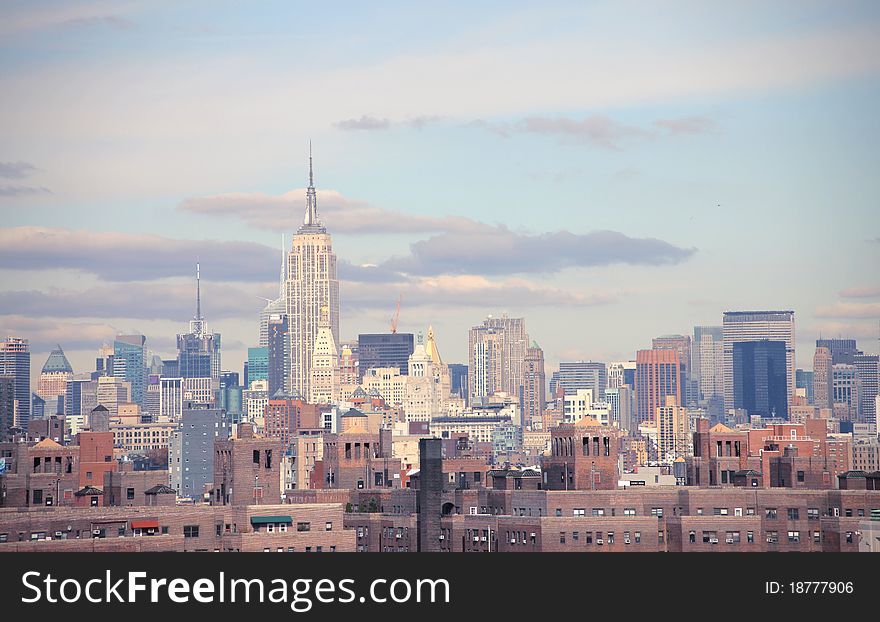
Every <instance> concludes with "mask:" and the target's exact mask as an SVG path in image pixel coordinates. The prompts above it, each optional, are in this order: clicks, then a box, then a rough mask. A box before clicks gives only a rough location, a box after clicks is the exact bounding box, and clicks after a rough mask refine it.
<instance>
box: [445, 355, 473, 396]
mask: <svg viewBox="0 0 880 622" xmlns="http://www.w3.org/2000/svg"><path fill="white" fill-rule="evenodd" d="M449 386H450V388H449V391H450V393H451V394H452V395H457V396H458V397H459V398H461V399H463V400H464V401H465V404H467V400H468V398H469V396H470V391H469V390H468V367H467V365H464V364H462V363H449Z"/></svg>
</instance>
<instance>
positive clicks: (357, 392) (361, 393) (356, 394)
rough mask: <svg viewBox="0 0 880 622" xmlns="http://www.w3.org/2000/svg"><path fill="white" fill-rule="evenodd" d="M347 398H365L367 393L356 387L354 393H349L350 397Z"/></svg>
mask: <svg viewBox="0 0 880 622" xmlns="http://www.w3.org/2000/svg"><path fill="white" fill-rule="evenodd" d="M349 397H367V392H366V391H364V388H363V387H361V386H358V387H357V388H355V390H354V391H352V392H351V395H350V396H349Z"/></svg>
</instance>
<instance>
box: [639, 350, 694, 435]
mask: <svg viewBox="0 0 880 622" xmlns="http://www.w3.org/2000/svg"><path fill="white" fill-rule="evenodd" d="M681 378H682V363H681V356H680V354H679V352H678V350H639V351H638V352H636V386H635V390H636V406H637V415H638V417H637V418H638V422H639V423H651V422H653V421H654V416H655V415H656V413H657V408H658V407H659V406H665V405H666V397H667V396H669V395H671V396H673V397H674V398H675V399H676V400H677V403H679V404H680V403H681V394H682V386H681Z"/></svg>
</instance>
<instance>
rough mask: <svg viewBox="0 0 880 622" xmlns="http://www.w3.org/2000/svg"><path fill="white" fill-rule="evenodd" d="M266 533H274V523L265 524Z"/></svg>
mask: <svg viewBox="0 0 880 622" xmlns="http://www.w3.org/2000/svg"><path fill="white" fill-rule="evenodd" d="M266 533H275V523H266Z"/></svg>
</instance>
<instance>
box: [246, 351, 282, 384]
mask: <svg viewBox="0 0 880 622" xmlns="http://www.w3.org/2000/svg"><path fill="white" fill-rule="evenodd" d="M247 355H248V358H247V382H248V386H247V387H245V388H250V383H251V382H253V381H254V380H268V379H269V348H267V347H261V348H248V350H247ZM276 390H277V389H276Z"/></svg>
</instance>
